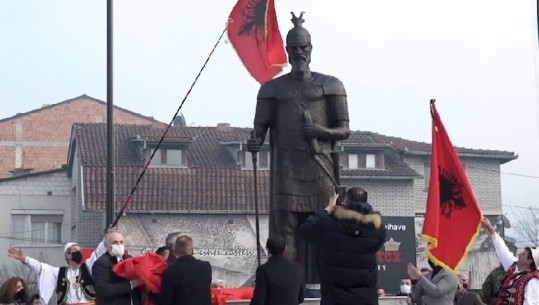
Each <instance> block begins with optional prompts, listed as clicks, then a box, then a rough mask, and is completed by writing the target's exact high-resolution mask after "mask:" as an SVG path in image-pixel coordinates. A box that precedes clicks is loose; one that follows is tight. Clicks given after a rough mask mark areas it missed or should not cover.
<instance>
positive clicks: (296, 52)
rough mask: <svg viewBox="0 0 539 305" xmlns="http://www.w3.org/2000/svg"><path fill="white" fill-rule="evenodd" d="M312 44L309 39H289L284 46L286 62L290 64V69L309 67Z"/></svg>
mask: <svg viewBox="0 0 539 305" xmlns="http://www.w3.org/2000/svg"><path fill="white" fill-rule="evenodd" d="M312 49H313V46H312V45H311V42H310V41H307V40H305V41H290V42H289V43H288V44H287V46H286V52H287V53H288V62H289V63H290V64H291V65H292V70H299V71H303V70H305V69H306V68H308V67H309V63H310V62H311V51H312Z"/></svg>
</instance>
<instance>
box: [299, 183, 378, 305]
mask: <svg viewBox="0 0 539 305" xmlns="http://www.w3.org/2000/svg"><path fill="white" fill-rule="evenodd" d="M337 198H338V195H333V196H332V197H331V199H330V200H329V203H328V205H327V207H326V208H325V209H324V210H321V211H317V212H315V213H314V214H313V215H311V216H310V217H309V218H307V220H306V221H305V222H304V223H303V224H302V225H301V227H300V233H301V234H302V235H303V237H304V238H306V239H307V240H309V241H311V242H314V243H316V244H317V245H318V246H319V247H320V259H319V260H320V277H321V280H320V282H321V283H320V284H321V288H322V300H321V302H320V304H321V305H349V304H354V305H372V304H374V305H377V304H378V292H377V286H376V285H377V280H378V267H377V261H376V252H377V251H378V250H379V249H380V247H381V246H382V244H383V243H384V241H385V236H386V230H385V227H384V225H383V224H382V216H381V215H380V213H378V212H375V211H373V209H372V207H371V205H370V204H368V203H367V192H366V191H365V190H363V189H362V188H359V187H354V188H350V189H348V190H347V191H346V196H345V198H344V201H343V203H342V205H339V206H337V205H336V202H337Z"/></svg>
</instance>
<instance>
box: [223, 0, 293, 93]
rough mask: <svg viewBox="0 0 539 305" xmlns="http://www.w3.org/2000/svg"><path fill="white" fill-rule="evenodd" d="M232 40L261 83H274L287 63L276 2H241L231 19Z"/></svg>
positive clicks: (230, 37)
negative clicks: (278, 22) (276, 11)
mask: <svg viewBox="0 0 539 305" xmlns="http://www.w3.org/2000/svg"><path fill="white" fill-rule="evenodd" d="M229 20H230V23H229V24H228V38H229V40H230V42H231V43H232V46H234V49H235V50H236V52H237V53H238V56H239V57H240V59H241V61H242V62H243V64H244V65H245V67H246V68H247V70H248V71H249V73H251V75H252V76H253V77H254V78H255V79H256V80H257V81H258V82H259V83H260V84H264V83H265V82H267V81H269V80H272V79H273V77H275V75H277V74H279V73H280V72H281V71H282V69H283V66H285V65H286V63H287V58H286V53H285V49H284V46H283V38H282V37H281V33H280V32H279V25H278V24H277V16H276V14H275V1H274V0H239V1H238V3H236V5H235V6H234V8H233V9H232V12H231V13H230V16H229Z"/></svg>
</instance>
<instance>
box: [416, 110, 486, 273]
mask: <svg viewBox="0 0 539 305" xmlns="http://www.w3.org/2000/svg"><path fill="white" fill-rule="evenodd" d="M431 115H432V156H431V169H430V182H429V193H428V197H427V209H426V214H425V223H424V225H423V239H424V240H425V241H427V242H428V247H427V255H428V257H429V259H431V260H432V261H434V262H435V263H437V264H438V265H440V266H442V267H444V268H445V269H449V270H452V271H457V270H458V269H459V267H460V265H461V264H462V263H463V262H464V260H465V258H466V255H467V253H468V250H469V248H470V246H471V245H472V244H473V242H474V241H475V239H476V238H477V235H478V234H479V230H480V228H481V219H482V218H483V215H482V213H481V210H480V209H479V206H478V204H477V200H476V198H475V195H474V193H473V191H472V187H471V185H470V182H469V181H468V177H467V176H466V172H465V171H464V167H463V166H462V163H461V161H460V159H459V157H458V155H457V151H456V149H455V147H454V146H453V144H451V140H449V136H448V134H447V132H446V130H445V127H444V125H443V124H442V120H441V119H440V115H439V114H438V112H437V111H436V105H435V100H431Z"/></svg>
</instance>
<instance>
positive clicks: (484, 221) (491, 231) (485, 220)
mask: <svg viewBox="0 0 539 305" xmlns="http://www.w3.org/2000/svg"><path fill="white" fill-rule="evenodd" d="M481 224H482V225H483V227H484V228H485V229H486V230H487V232H488V235H489V236H490V235H492V234H494V233H495V232H496V230H494V227H493V226H492V224H491V223H490V220H488V218H486V217H484V216H483V219H481Z"/></svg>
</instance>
